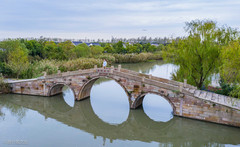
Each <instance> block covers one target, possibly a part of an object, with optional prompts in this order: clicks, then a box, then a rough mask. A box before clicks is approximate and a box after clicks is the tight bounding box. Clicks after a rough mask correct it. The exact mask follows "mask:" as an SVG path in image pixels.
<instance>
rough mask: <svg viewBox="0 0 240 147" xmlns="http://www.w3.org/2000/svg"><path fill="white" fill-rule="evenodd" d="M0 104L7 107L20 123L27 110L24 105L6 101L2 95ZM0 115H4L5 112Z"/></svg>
mask: <svg viewBox="0 0 240 147" xmlns="http://www.w3.org/2000/svg"><path fill="white" fill-rule="evenodd" d="M5 96H6V97H8V96H10V95H5ZM10 97H12V95H11V96H10ZM10 99H11V98H10ZM0 105H1V106H2V107H4V108H7V109H8V110H9V111H10V112H11V114H12V115H13V116H15V117H17V119H18V122H19V123H22V119H23V118H24V117H25V115H26V112H27V109H26V108H25V107H23V106H21V105H17V104H13V103H11V102H10V101H8V99H7V98H2V97H0ZM1 106H0V107H1ZM0 113H2V112H1V109H0ZM0 116H3V117H4V116H5V114H4V113H3V115H1V114H0Z"/></svg>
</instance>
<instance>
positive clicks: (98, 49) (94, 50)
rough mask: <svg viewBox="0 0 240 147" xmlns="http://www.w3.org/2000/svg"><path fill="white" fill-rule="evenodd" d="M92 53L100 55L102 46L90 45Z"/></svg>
mask: <svg viewBox="0 0 240 147" xmlns="http://www.w3.org/2000/svg"><path fill="white" fill-rule="evenodd" d="M90 49H91V53H92V55H101V54H102V53H103V50H104V49H103V48H102V47H101V46H98V45H93V46H91V47H90Z"/></svg>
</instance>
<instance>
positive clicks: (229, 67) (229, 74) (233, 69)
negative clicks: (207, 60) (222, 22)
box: [220, 40, 240, 97]
mask: <svg viewBox="0 0 240 147" xmlns="http://www.w3.org/2000/svg"><path fill="white" fill-rule="evenodd" d="M221 60H222V65H221V68H220V75H221V77H222V78H223V79H224V80H225V81H226V82H228V83H231V84H236V85H237V86H236V87H235V89H233V91H232V92H231V94H232V95H233V96H236V97H240V41H239V40H236V41H233V42H231V43H230V44H229V45H228V46H226V47H225V48H223V49H222V51H221Z"/></svg>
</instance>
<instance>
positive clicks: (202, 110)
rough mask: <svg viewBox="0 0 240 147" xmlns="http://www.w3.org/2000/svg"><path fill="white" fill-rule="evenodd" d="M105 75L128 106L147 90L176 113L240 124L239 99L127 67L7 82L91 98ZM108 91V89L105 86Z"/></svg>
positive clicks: (15, 88)
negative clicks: (118, 87)
mask: <svg viewBox="0 0 240 147" xmlns="http://www.w3.org/2000/svg"><path fill="white" fill-rule="evenodd" d="M101 77H106V78H110V79H113V80H115V81H116V82H117V83H118V84H119V85H121V87H122V88H123V89H124V90H125V92H126V94H127V95H128V99H129V105H130V108H132V109H135V108H137V107H138V106H140V105H141V104H142V101H143V98H144V96H145V95H146V94H148V93H153V94H157V95H160V96H162V97H164V98H165V99H166V100H167V101H168V102H169V103H170V104H171V106H172V108H173V113H174V115H176V116H182V117H187V118H192V119H199V120H204V121H210V122H215V123H220V124H227V125H232V126H237V127H240V100H239V99H235V98H231V97H227V96H223V95H219V94H215V93H211V92H206V91H201V90H197V89H196V87H193V86H191V85H188V84H187V83H186V82H185V83H181V82H177V81H172V80H168V79H163V78H158V77H154V76H152V75H146V74H142V73H138V72H134V71H130V70H126V69H122V68H121V66H118V68H114V67H111V68H106V69H103V68H97V67H96V66H95V68H93V69H87V70H78V71H72V72H65V73H60V72H59V73H58V74H55V75H48V76H44V77H41V78H37V79H29V80H19V81H12V82H8V83H9V84H10V86H11V88H12V93H16V94H26V95H39V96H53V95H56V94H60V93H62V88H63V86H64V85H66V86H68V87H69V88H71V89H72V91H73V93H74V96H75V100H83V99H85V98H88V97H90V91H91V88H92V86H93V84H94V82H95V81H96V80H97V79H99V78H101ZM106 91H107V89H106Z"/></svg>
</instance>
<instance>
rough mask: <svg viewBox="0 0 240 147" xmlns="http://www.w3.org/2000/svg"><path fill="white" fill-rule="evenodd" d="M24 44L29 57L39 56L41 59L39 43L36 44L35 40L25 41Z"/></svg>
mask: <svg viewBox="0 0 240 147" xmlns="http://www.w3.org/2000/svg"><path fill="white" fill-rule="evenodd" d="M24 44H25V46H26V48H27V49H28V51H29V52H28V54H29V55H30V56H33V57H35V56H39V57H41V58H43V48H44V46H43V44H41V43H40V42H38V41H37V40H25V41H24Z"/></svg>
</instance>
